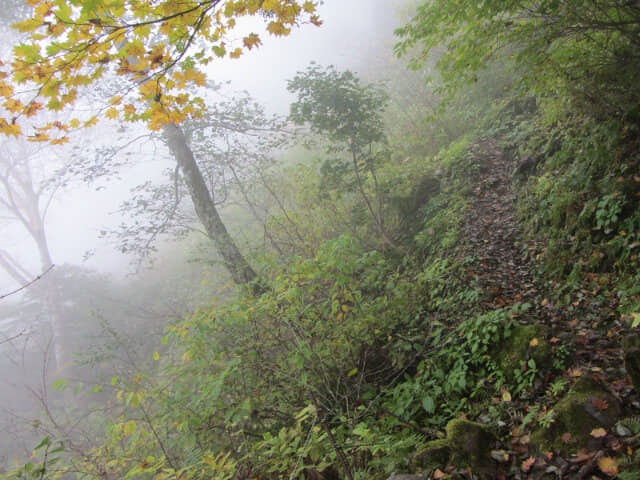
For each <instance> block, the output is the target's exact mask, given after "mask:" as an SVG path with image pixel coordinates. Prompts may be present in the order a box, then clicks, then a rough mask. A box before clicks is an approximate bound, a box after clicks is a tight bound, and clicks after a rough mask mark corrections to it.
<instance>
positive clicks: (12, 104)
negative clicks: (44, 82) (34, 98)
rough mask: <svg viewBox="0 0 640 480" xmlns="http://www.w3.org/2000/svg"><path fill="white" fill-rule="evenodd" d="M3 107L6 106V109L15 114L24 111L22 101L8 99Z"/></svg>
mask: <svg viewBox="0 0 640 480" xmlns="http://www.w3.org/2000/svg"><path fill="white" fill-rule="evenodd" d="M2 105H3V106H4V108H6V109H7V110H9V111H10V112H14V113H15V112H19V111H20V110H22V102H21V101H20V100H14V99H13V98H10V99H8V100H7V101H6V102H4V103H3V104H2Z"/></svg>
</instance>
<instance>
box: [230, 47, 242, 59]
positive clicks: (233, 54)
mask: <svg viewBox="0 0 640 480" xmlns="http://www.w3.org/2000/svg"><path fill="white" fill-rule="evenodd" d="M240 55H242V49H241V48H236V49H235V50H234V51H232V52H231V53H230V54H229V57H231V58H240Z"/></svg>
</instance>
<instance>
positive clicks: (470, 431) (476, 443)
mask: <svg viewBox="0 0 640 480" xmlns="http://www.w3.org/2000/svg"><path fill="white" fill-rule="evenodd" d="M446 431H447V440H448V442H449V446H450V448H451V452H452V456H451V463H452V464H453V465H455V466H456V467H462V468H466V467H469V468H471V470H472V471H473V472H474V473H480V474H488V473H490V472H492V471H495V464H494V463H493V461H492V460H491V448H492V446H493V444H494V443H495V438H494V436H493V435H492V434H491V432H489V430H487V428H486V427H485V426H484V425H482V424H480V423H475V422H470V421H468V420H462V419H459V418H457V419H454V420H451V421H450V422H449V423H448V424H447V427H446Z"/></svg>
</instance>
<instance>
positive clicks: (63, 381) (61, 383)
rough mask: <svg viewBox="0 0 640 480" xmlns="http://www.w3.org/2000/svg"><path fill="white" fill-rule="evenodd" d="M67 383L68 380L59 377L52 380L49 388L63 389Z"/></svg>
mask: <svg viewBox="0 0 640 480" xmlns="http://www.w3.org/2000/svg"><path fill="white" fill-rule="evenodd" d="M68 384H69V380H67V379H65V378H59V379H58V380H56V381H55V382H53V385H51V388H53V389H56V390H60V391H64V390H65V389H66V388H67V385H68Z"/></svg>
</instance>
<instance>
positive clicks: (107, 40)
mask: <svg viewBox="0 0 640 480" xmlns="http://www.w3.org/2000/svg"><path fill="white" fill-rule="evenodd" d="M29 3H30V4H31V5H33V7H34V15H33V17H32V18H30V19H28V20H25V21H23V22H19V23H17V24H16V27H17V28H18V29H19V30H20V31H22V32H24V33H27V35H28V37H27V40H26V41H25V42H23V43H21V44H20V45H18V46H17V47H16V48H15V49H14V57H13V60H12V61H11V64H10V67H11V71H12V75H11V78H12V80H13V81H14V82H15V83H17V84H20V85H25V86H29V87H31V88H35V89H36V91H37V94H36V98H32V97H25V94H20V92H16V91H15V89H14V86H13V85H11V84H10V82H9V80H8V77H9V76H10V75H9V73H8V72H5V75H4V78H3V79H0V95H3V96H4V97H5V98H6V99H7V100H6V102H5V103H4V107H5V108H6V110H7V113H8V115H7V116H6V117H5V118H3V119H0V131H2V132H4V133H6V134H10V135H19V134H21V128H20V123H21V122H20V117H21V116H34V115H36V114H37V113H38V112H40V111H42V110H44V109H47V110H52V111H60V110H63V109H65V107H68V106H70V105H72V104H74V103H77V101H78V99H79V98H80V94H81V93H82V90H83V89H85V90H86V88H87V87H89V86H91V85H93V84H95V83H96V82H98V80H99V79H101V78H103V77H106V75H107V74H112V75H115V76H121V77H124V78H125V79H126V80H127V82H128V84H127V87H126V88H124V89H123V88H122V85H120V86H119V88H118V92H117V93H116V94H115V95H107V96H110V97H111V98H110V99H109V102H108V103H109V105H110V106H108V107H107V106H106V105H105V107H104V108H103V111H102V114H103V115H104V116H105V117H106V118H110V119H115V118H118V117H119V116H120V117H121V118H123V119H124V120H125V121H131V122H133V121H143V122H144V123H145V124H146V125H147V126H148V127H149V128H150V129H151V130H162V131H163V134H164V136H165V139H166V141H167V144H168V146H169V149H170V151H171V153H172V154H173V156H174V158H175V160H176V162H177V164H178V167H179V168H180V170H181V171H182V175H183V178H184V180H185V183H186V185H187V187H188V190H189V193H190V195H191V199H192V201H193V204H194V207H195V211H196V213H197V215H198V218H199V220H200V222H201V223H202V225H203V226H204V228H205V230H206V232H207V235H208V236H209V238H211V239H212V240H213V242H214V243H215V245H216V247H217V249H218V251H219V253H220V255H221V257H222V259H223V262H224V264H225V266H226V267H227V269H228V270H229V272H230V273H231V275H232V277H233V279H234V281H235V282H236V283H239V284H245V283H249V282H252V281H253V280H255V279H256V273H255V271H254V270H253V269H252V268H251V266H250V265H249V264H248V262H247V261H246V259H245V258H244V257H243V256H242V255H241V253H240V251H239V249H238V248H237V246H236V245H235V243H234V242H233V240H232V239H231V237H230V235H229V233H228V232H227V229H226V227H225V225H224V223H223V222H222V220H221V219H220V216H219V213H218V211H217V209H216V205H215V202H214V201H213V197H212V194H211V192H210V191H209V190H208V188H207V185H206V183H205V181H204V177H203V175H202V172H201V171H200V169H199V168H198V164H197V162H196V158H195V156H194V154H193V151H192V150H191V148H190V147H189V144H188V142H187V138H186V136H185V134H184V132H183V130H182V129H181V128H180V127H179V124H180V123H181V122H183V121H184V120H186V119H187V118H198V117H200V116H202V115H203V114H204V113H205V112H206V110H207V106H206V104H205V102H204V100H203V99H202V98H201V97H199V96H198V95H197V94H194V93H193V90H194V88H193V87H194V86H204V85H205V84H206V75H205V74H204V73H203V72H202V71H201V70H199V69H198V68H203V67H206V66H207V65H208V64H209V63H210V62H211V61H212V60H213V59H214V58H216V57H224V56H225V55H229V56H230V57H231V58H236V57H238V56H240V55H241V54H242V53H243V49H249V50H250V49H252V48H254V47H257V46H259V45H260V43H261V40H260V36H259V35H258V34H256V33H250V34H249V35H247V36H245V37H244V38H243V39H242V47H236V48H232V42H231V41H230V40H229V38H228V37H229V33H230V32H231V31H232V30H233V29H234V27H235V26H236V23H237V19H238V18H239V17H244V16H253V15H262V16H263V18H264V19H265V20H266V21H267V26H266V30H267V31H268V32H269V33H270V34H272V35H276V36H283V35H288V34H289V33H290V31H291V28H292V27H293V26H294V25H297V24H299V23H300V22H303V21H308V22H311V23H313V24H316V25H319V24H320V20H319V18H318V17H317V15H315V13H314V12H315V8H316V6H315V2H313V1H305V2H304V3H301V2H298V1H295V0H264V1H255V0H227V1H223V0H208V1H204V2H196V1H187V2H179V3H178V2H173V1H163V2H160V3H157V4H155V3H147V2H139V1H137V0H127V1H125V2H121V3H117V4H115V3H110V2H102V1H96V2H83V1H80V0H76V1H74V2H67V1H65V0H56V1H53V2H51V1H42V0H31V1H30V2H29ZM69 3H71V5H70V4H69ZM74 7H75V8H74ZM195 90H197V89H195ZM42 99H44V100H46V101H47V103H46V104H44V103H42V102H41V101H38V100H42ZM44 100H43V101H44ZM97 121H98V117H97V116H96V115H94V116H91V117H90V118H88V119H84V120H81V119H79V118H72V119H71V120H70V121H68V122H62V121H55V122H49V123H48V124H46V125H43V126H40V127H38V128H36V131H35V132H34V133H33V134H32V135H30V136H29V139H30V140H33V141H50V142H51V143H54V144H59V143H65V142H66V141H68V137H67V136H66V132H68V131H69V130H70V129H73V128H77V127H80V126H90V125H93V124H94V123H96V122H97ZM52 132H57V134H54V137H55V138H53V137H52V136H51V135H52Z"/></svg>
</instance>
